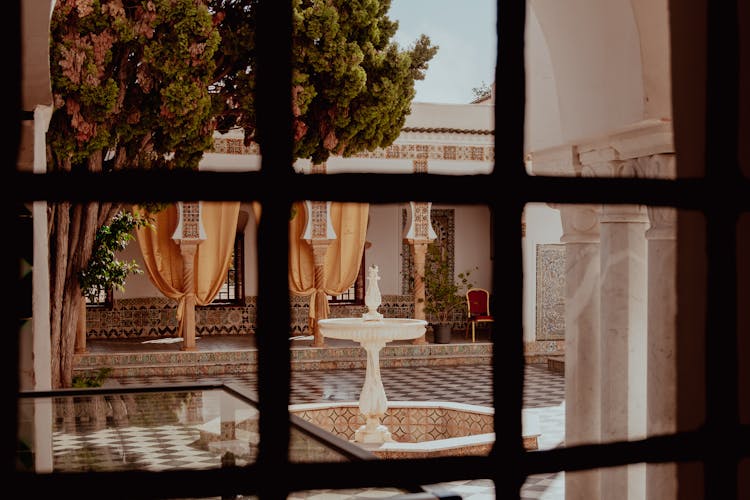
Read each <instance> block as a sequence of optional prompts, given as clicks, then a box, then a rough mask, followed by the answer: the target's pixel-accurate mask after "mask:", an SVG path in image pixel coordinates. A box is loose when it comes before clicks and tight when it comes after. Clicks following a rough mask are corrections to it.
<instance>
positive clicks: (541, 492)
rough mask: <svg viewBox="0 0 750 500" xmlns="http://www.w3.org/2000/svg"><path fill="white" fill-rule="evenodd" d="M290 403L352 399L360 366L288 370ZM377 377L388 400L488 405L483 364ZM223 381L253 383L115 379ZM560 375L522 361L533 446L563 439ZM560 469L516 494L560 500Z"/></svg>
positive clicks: (326, 493) (463, 489)
mask: <svg viewBox="0 0 750 500" xmlns="http://www.w3.org/2000/svg"><path fill="white" fill-rule="evenodd" d="M291 377H292V379H291V394H290V403H291V404H301V403H315V402H333V401H339V402H340V401H357V400H358V399H359V392H360V390H361V388H362V384H363V383H364V370H363V369H352V370H308V371H292V373H291ZM381 378H382V380H383V385H384V388H385V391H386V395H387V398H388V401H389V402H391V401H409V400H417V401H450V402H456V403H466V404H473V405H480V406H492V380H491V379H492V368H491V366H488V365H468V366H445V367H441V366H437V367H436V366H417V367H405V368H382V367H381ZM195 380H202V381H205V382H213V381H226V382H236V383H239V384H242V385H245V386H246V387H248V388H249V389H251V390H256V389H257V375H256V374H255V373H241V374H235V375H217V376H215V377H199V376H194V377H190V376H184V377H176V378H168V377H164V378H159V377H156V378H151V379H149V378H143V379H139V378H137V377H130V378H124V379H121V380H120V382H121V383H122V384H123V385H125V384H130V383H133V384H143V383H155V384H165V383H169V382H170V381H171V382H175V383H180V382H189V381H195ZM564 387H565V379H564V375H562V374H560V373H556V372H553V371H550V370H548V369H547V367H546V365H543V364H540V365H526V370H525V384H524V408H525V409H526V411H530V412H534V413H536V415H537V416H538V417H539V427H540V431H541V435H540V436H539V449H549V448H553V447H556V446H559V445H561V444H563V439H564V432H565V430H564V429H565V402H564ZM563 478H564V473H556V474H541V475H535V476H530V477H529V478H527V481H526V483H525V484H524V485H523V487H522V488H521V500H532V499H544V500H563V499H564V497H565V495H564V480H563ZM424 488H425V489H428V490H429V489H433V490H436V489H437V490H442V491H453V492H455V493H458V494H461V495H462V498H464V499H471V500H484V499H487V500H489V499H494V498H495V496H494V488H493V487H492V481H490V480H488V479H475V480H466V481H450V482H446V483H441V484H437V485H429V486H425V487H424ZM399 494H403V492H401V491H398V490H395V489H389V488H375V489H365V490H338V491H337V490H315V491H304V492H295V493H293V494H292V495H290V496H289V498H290V499H294V500H302V499H305V500H311V499H320V500H324V499H327V500H331V499H339V498H341V499H344V498H387V497H389V496H396V495H399Z"/></svg>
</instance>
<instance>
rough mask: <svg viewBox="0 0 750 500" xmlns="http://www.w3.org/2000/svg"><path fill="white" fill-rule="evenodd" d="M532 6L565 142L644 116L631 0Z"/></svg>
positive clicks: (540, 1)
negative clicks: (550, 71) (551, 72)
mask: <svg viewBox="0 0 750 500" xmlns="http://www.w3.org/2000/svg"><path fill="white" fill-rule="evenodd" d="M530 5H531V8H532V10H533V14H534V15H535V16H536V18H537V19H538V22H539V26H540V27H541V30H542V32H543V33H544V39H545V40H546V42H547V49H548V50H549V55H550V60H551V61H552V67H553V70H554V78H555V82H556V85H557V95H558V102H559V107H560V125H561V130H562V131H563V141H564V142H571V141H575V140H580V139H582V138H588V137H595V136H600V135H602V134H604V133H606V132H607V131H610V130H617V129H620V128H622V127H625V126H628V125H630V124H632V123H636V122H639V121H641V120H643V119H644V118H646V117H647V116H646V109H645V105H644V102H645V97H644V83H643V72H642V68H641V46H640V39H639V33H638V24H637V22H636V17H635V13H634V9H633V5H632V4H631V1H630V0H570V1H568V2H559V1H558V0H533V1H532V2H530Z"/></svg>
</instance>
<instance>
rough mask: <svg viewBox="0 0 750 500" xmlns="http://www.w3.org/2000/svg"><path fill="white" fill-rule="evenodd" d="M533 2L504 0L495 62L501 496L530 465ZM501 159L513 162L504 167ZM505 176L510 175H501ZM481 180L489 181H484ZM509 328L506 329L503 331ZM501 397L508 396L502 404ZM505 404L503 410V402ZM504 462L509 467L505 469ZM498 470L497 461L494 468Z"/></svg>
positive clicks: (514, 492)
mask: <svg viewBox="0 0 750 500" xmlns="http://www.w3.org/2000/svg"><path fill="white" fill-rule="evenodd" d="M525 27H526V2H524V1H519V2H500V1H498V2H497V34H498V37H497V40H498V45H497V62H496V66H495V80H496V89H497V92H496V97H495V165H494V168H493V171H492V176H493V177H494V178H495V179H496V181H495V182H493V186H496V187H497V189H498V192H497V193H496V195H495V198H494V199H493V201H492V203H491V204H490V210H491V211H492V217H491V220H492V225H493V227H492V231H491V237H492V238H493V246H494V248H504V251H503V259H502V261H503V263H504V264H503V266H502V268H501V266H498V265H496V264H495V265H493V270H492V283H493V286H492V289H493V290H508V291H509V293H503V294H502V296H503V313H501V312H500V311H498V310H497V307H496V304H497V302H498V301H495V303H494V304H492V305H491V306H490V307H491V309H492V314H493V315H494V316H495V317H497V318H500V317H502V318H504V320H503V322H502V326H500V325H499V324H497V325H496V324H493V325H491V327H492V330H493V331H492V341H493V342H496V341H497V340H498V339H502V343H503V346H502V349H493V350H492V352H493V356H492V363H493V365H492V366H493V370H492V373H493V389H492V390H493V406H494V408H495V409H496V411H495V421H494V426H495V429H496V432H495V444H494V447H493V450H492V454H491V456H490V457H489V458H487V460H488V461H491V463H489V464H488V465H493V463H492V462H493V461H494V460H496V461H497V462H495V463H494V465H499V464H503V467H495V469H496V470H497V472H496V473H495V474H494V477H493V478H492V479H493V480H494V481H495V497H496V498H509V499H512V498H520V490H521V486H523V483H524V481H525V479H526V477H525V474H526V471H525V470H522V464H523V463H524V462H523V460H522V454H523V453H524V448H523V441H522V426H521V414H522V409H523V384H524V358H523V318H522V311H523V296H522V291H523V275H522V270H523V254H522V249H521V245H520V244H519V243H520V242H521V240H522V233H521V214H522V211H523V207H524V204H525V202H526V201H528V200H527V199H526V198H524V196H527V195H528V193H525V192H523V191H519V190H518V189H517V186H518V185H519V183H518V182H515V181H516V180H518V179H522V178H523V177H525V176H526V170H525V166H524V161H523V160H524V116H525V99H526V95H525V93H526V74H525V53H524V44H525ZM498 165H503V166H506V167H505V168H498ZM501 177H502V179H501ZM478 182H481V181H478ZM500 235H503V236H508V235H510V241H512V242H515V243H514V244H511V245H502V242H501V241H500V240H499V237H500ZM497 330H501V331H497ZM499 402H502V404H500V403H499ZM501 409H502V411H499V410H501ZM503 468H506V470H504V471H502V469H503ZM490 470H492V469H490Z"/></svg>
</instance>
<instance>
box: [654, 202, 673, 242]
mask: <svg viewBox="0 0 750 500" xmlns="http://www.w3.org/2000/svg"><path fill="white" fill-rule="evenodd" d="M648 220H649V222H651V227H650V228H649V229H648V230H647V231H646V239H648V240H676V239H677V209H676V208H671V207H648Z"/></svg>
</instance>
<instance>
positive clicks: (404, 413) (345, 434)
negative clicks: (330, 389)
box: [289, 401, 540, 458]
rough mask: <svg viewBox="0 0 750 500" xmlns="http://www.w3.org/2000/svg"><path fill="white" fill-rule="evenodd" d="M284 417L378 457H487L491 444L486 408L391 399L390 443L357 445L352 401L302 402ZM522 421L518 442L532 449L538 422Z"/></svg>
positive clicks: (386, 420)
mask: <svg viewBox="0 0 750 500" xmlns="http://www.w3.org/2000/svg"><path fill="white" fill-rule="evenodd" d="M289 411H290V413H294V414H296V415H297V416H299V417H300V418H303V419H305V420H307V421H308V422H311V423H312V424H315V425H317V426H318V427H320V428H321V429H324V430H326V431H328V432H330V433H332V434H335V435H337V436H338V437H340V438H342V439H346V440H349V441H352V442H355V443H356V444H357V445H359V446H361V447H363V448H364V449H366V450H368V451H370V452H372V453H374V454H375V455H376V456H378V457H380V458H427V457H439V456H465V455H487V454H488V453H489V452H490V450H491V448H492V446H493V444H494V442H495V433H494V430H493V425H494V421H493V419H494V410H493V409H492V408H490V407H486V406H477V405H469V404H462V403H453V402H447V401H391V402H389V404H388V409H387V410H386V412H385V415H384V416H383V425H385V426H387V427H388V429H389V430H390V432H391V434H392V437H393V440H392V441H386V442H383V443H361V442H357V440H356V439H355V433H356V431H357V429H358V428H360V426H362V425H363V424H364V422H365V417H364V416H363V415H362V414H361V413H360V412H359V410H358V407H357V403H356V402H340V403H308V404H297V405H291V406H290V407H289ZM522 417H523V434H524V435H523V444H524V448H525V449H526V450H536V449H538V437H539V435H540V433H539V424H538V421H536V419H534V418H533V416H532V415H530V414H522Z"/></svg>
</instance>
